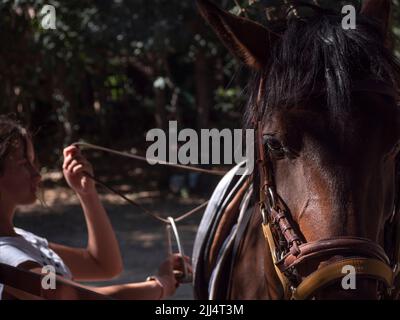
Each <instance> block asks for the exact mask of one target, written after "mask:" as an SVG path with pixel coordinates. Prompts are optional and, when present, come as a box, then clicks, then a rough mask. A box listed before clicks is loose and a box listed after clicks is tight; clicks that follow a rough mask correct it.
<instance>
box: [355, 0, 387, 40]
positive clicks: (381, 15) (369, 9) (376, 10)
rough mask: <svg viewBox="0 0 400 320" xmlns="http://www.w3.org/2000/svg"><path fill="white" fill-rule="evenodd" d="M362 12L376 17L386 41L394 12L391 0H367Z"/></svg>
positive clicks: (370, 16)
mask: <svg viewBox="0 0 400 320" xmlns="http://www.w3.org/2000/svg"><path fill="white" fill-rule="evenodd" d="M361 14H362V15H364V16H366V17H369V18H371V19H375V20H376V21H377V22H379V24H380V29H381V31H382V34H383V35H384V36H385V39H384V40H385V42H386V41H387V40H388V37H389V28H390V18H391V14H392V1H391V0H365V1H364V3H363V6H362V9H361Z"/></svg>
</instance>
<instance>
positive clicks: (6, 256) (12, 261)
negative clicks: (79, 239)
mask: <svg viewBox="0 0 400 320" xmlns="http://www.w3.org/2000/svg"><path fill="white" fill-rule="evenodd" d="M14 230H15V232H16V233H17V234H18V235H20V237H0V263H3V264H8V265H10V266H12V267H17V266H19V265H20V264H22V263H24V262H27V261H33V262H36V263H38V264H40V265H41V266H53V267H54V269H55V270H56V273H57V274H58V275H60V276H63V277H64V278H66V279H72V274H71V271H70V270H69V269H68V267H67V266H66V265H65V264H64V262H63V260H62V259H61V258H60V256H59V255H57V253H55V252H54V251H53V250H52V249H50V248H49V243H48V242H47V240H46V239H44V238H41V237H38V236H37V235H35V234H33V233H31V232H28V231H25V230H22V229H19V228H14ZM2 292H3V285H2V284H1V283H0V300H1V297H2Z"/></svg>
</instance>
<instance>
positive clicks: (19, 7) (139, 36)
mask: <svg viewBox="0 0 400 320" xmlns="http://www.w3.org/2000/svg"><path fill="white" fill-rule="evenodd" d="M215 2H216V3H218V4H219V5H220V6H221V7H223V8H225V9H228V10H230V11H231V12H232V13H235V14H240V15H243V16H250V17H251V18H253V19H257V20H259V21H260V22H264V21H265V12H264V11H263V10H261V9H260V7H259V5H258V3H257V1H252V0H242V1H239V0H215ZM394 4H395V14H394V19H393V31H394V35H395V36H394V40H395V41H394V43H395V50H396V54H397V55H398V56H399V57H400V41H399V39H400V2H399V0H394ZM44 5H52V6H54V7H55V9H56V29H47V30H46V29H43V28H42V26H41V20H42V16H41V14H40V12H41V10H42V8H43V6H44ZM243 9H244V10H243ZM0 44H1V45H0V97H1V99H0V113H1V114H7V113H13V114H14V115H15V116H16V117H17V118H19V119H21V120H22V121H23V122H24V123H25V124H27V125H28V126H29V127H30V128H31V130H32V131H33V133H34V136H35V138H34V139H35V144H36V150H37V155H38V158H39V160H40V163H41V167H42V174H43V187H44V202H45V205H42V204H36V205H34V206H31V207H27V208H25V209H24V210H22V211H21V213H20V214H19V215H18V218H17V225H19V226H20V227H23V228H26V229H28V230H30V231H33V232H36V233H38V234H39V235H42V236H46V237H48V238H49V239H50V240H51V241H58V242H62V243H65V244H69V245H76V246H82V245H83V246H84V245H85V243H86V229H85V225H84V219H83V217H82V213H81V210H80V207H79V204H78V202H77V199H76V197H75V196H74V194H73V193H72V192H71V191H70V190H69V189H68V188H67V186H66V185H65V182H64V180H63V177H62V173H61V172H60V166H61V163H62V149H63V148H64V147H65V146H67V145H69V144H70V143H72V142H75V141H78V140H85V141H88V142H91V143H95V144H100V145H102V146H107V147H112V148H115V149H119V150H125V151H129V152H134V153H137V154H141V155H143V154H144V153H145V150H146V147H147V146H148V143H146V140H145V136H146V133H147V131H148V130H150V129H152V128H163V129H167V128H168V121H169V120H177V121H178V126H179V129H183V128H193V129H196V130H199V129H200V128H218V129H223V128H241V127H242V123H241V115H242V111H243V108H244V107H245V101H246V84H247V80H248V76H249V73H248V71H247V70H246V69H244V68H242V67H241V66H240V65H239V64H238V63H237V62H236V60H234V59H232V57H231V56H230V54H229V53H228V52H227V50H226V49H224V48H223V47H222V46H221V45H220V43H219V41H218V39H217V38H216V36H215V35H214V34H213V33H212V31H211V30H210V29H209V28H208V26H207V25H206V24H205V23H204V21H203V20H202V19H201V17H200V16H199V15H198V13H197V12H196V8H195V4H194V1H191V0H186V1H182V0H130V1H127V0H125V1H124V0H98V1H89V0H68V1H66V0H65V1H50V0H49V1H44V0H37V1H24V0H13V1H12V0H0ZM85 154H86V155H87V157H88V158H89V160H90V161H91V162H92V163H93V166H94V168H95V172H96V174H97V176H98V177H99V178H100V179H102V180H103V181H106V182H108V183H111V184H112V185H113V186H114V187H115V188H116V189H118V190H119V191H122V192H124V193H126V194H127V195H128V196H129V197H132V198H134V199H136V200H137V201H139V202H141V203H142V204H143V205H145V206H147V207H148V208H149V209H152V210H154V211H157V212H159V213H160V214H163V215H172V216H177V215H179V214H180V213H183V212H184V211H186V210H188V209H190V208H192V207H193V206H195V205H198V204H200V203H201V202H202V201H203V200H206V199H207V198H208V197H209V196H210V195H211V193H212V190H213V188H214V187H215V185H216V183H217V182H218V180H219V178H218V177H210V176H206V175H203V174H201V175H197V176H194V177H193V176H190V175H189V174H188V173H186V172H182V171H179V170H176V169H167V168H165V167H159V166H156V167H152V166H149V165H147V164H145V163H138V162H135V161H132V160H128V159H123V158H117V157H115V156H111V155H106V154H103V153H99V152H92V151H88V152H87V153H85ZM193 179H194V181H195V183H190V181H193ZM99 191H100V192H101V194H102V199H103V201H104V203H105V205H106V207H107V209H108V211H109V213H110V217H111V219H112V222H113V225H114V226H115V228H116V232H117V236H118V238H119V240H120V243H121V246H122V249H123V254H124V262H125V268H126V270H125V272H124V274H123V276H122V277H121V278H119V279H117V280H116V281H115V282H124V281H140V280H143V279H144V278H145V277H146V276H147V275H148V274H149V273H152V272H153V273H154V272H155V271H156V268H157V265H158V263H159V262H161V260H162V258H163V257H164V256H165V255H164V252H165V248H164V243H165V240H164V231H163V226H161V225H159V224H158V223H157V222H154V221H153V220H151V219H150V218H149V217H147V216H144V215H143V214H142V213H141V212H140V210H138V209H135V208H131V207H129V206H127V205H126V204H124V202H123V201H122V200H120V199H119V198H118V197H116V196H113V195H110V194H109V193H108V192H107V191H106V190H102V189H99ZM200 218H201V213H200V214H198V215H197V216H194V217H193V218H191V219H189V221H187V222H185V223H184V224H183V226H182V232H183V234H184V236H183V237H184V243H185V248H186V249H187V251H188V253H189V254H190V251H191V246H192V244H193V239H194V235H195V232H196V228H197V225H198V223H199V221H200ZM176 297H177V298H182V299H190V298H191V290H190V287H189V286H185V287H184V288H182V289H180V291H178V294H177V296H176Z"/></svg>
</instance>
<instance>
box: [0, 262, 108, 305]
mask: <svg viewBox="0 0 400 320" xmlns="http://www.w3.org/2000/svg"><path fill="white" fill-rule="evenodd" d="M42 277H43V276H42V275H40V274H37V273H34V272H30V271H26V270H23V269H20V268H15V267H11V266H9V265H6V264H2V263H0V283H2V284H4V285H6V286H9V287H12V288H14V289H17V290H20V291H23V292H27V293H29V294H30V295H32V296H35V297H39V298H44V297H45V296H46V294H45V291H46V290H45V289H43V288H42V285H41V283H42ZM56 288H57V290H60V292H68V299H76V300H109V299H111V297H108V296H105V295H101V294H99V293H97V292H94V291H90V290H87V289H85V288H81V287H77V286H75V285H73V284H70V283H67V282H64V281H62V280H60V279H56Z"/></svg>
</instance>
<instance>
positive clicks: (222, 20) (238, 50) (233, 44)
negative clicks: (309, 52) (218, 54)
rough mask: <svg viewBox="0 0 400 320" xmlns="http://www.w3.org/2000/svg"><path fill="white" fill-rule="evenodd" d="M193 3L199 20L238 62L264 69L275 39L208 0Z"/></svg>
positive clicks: (261, 29)
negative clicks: (206, 25)
mask: <svg viewBox="0 0 400 320" xmlns="http://www.w3.org/2000/svg"><path fill="white" fill-rule="evenodd" d="M196 2H197V6H198V8H199V11H200V13H201V15H202V16H203V18H204V19H205V20H206V21H207V22H208V23H209V24H210V25H211V27H212V28H213V29H214V31H215V33H216V34H217V35H218V37H219V38H220V40H221V41H222V42H223V44H224V45H225V46H226V47H227V48H228V49H229V50H230V51H231V52H232V53H233V54H234V55H235V56H236V57H237V58H239V60H241V61H242V62H243V63H245V64H246V65H247V66H249V67H251V68H253V69H262V68H264V67H265V65H266V64H267V62H268V56H269V51H270V47H271V44H272V43H273V41H275V39H276V38H277V36H276V35H274V34H272V33H271V32H269V31H268V30H267V29H266V28H264V27H263V26H262V25H261V24H259V23H256V22H254V21H251V20H249V19H244V18H241V17H237V16H235V15H233V14H230V13H228V12H226V11H224V10H222V9H220V8H219V7H217V6H216V5H215V4H213V3H212V2H211V1H209V0H196Z"/></svg>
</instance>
